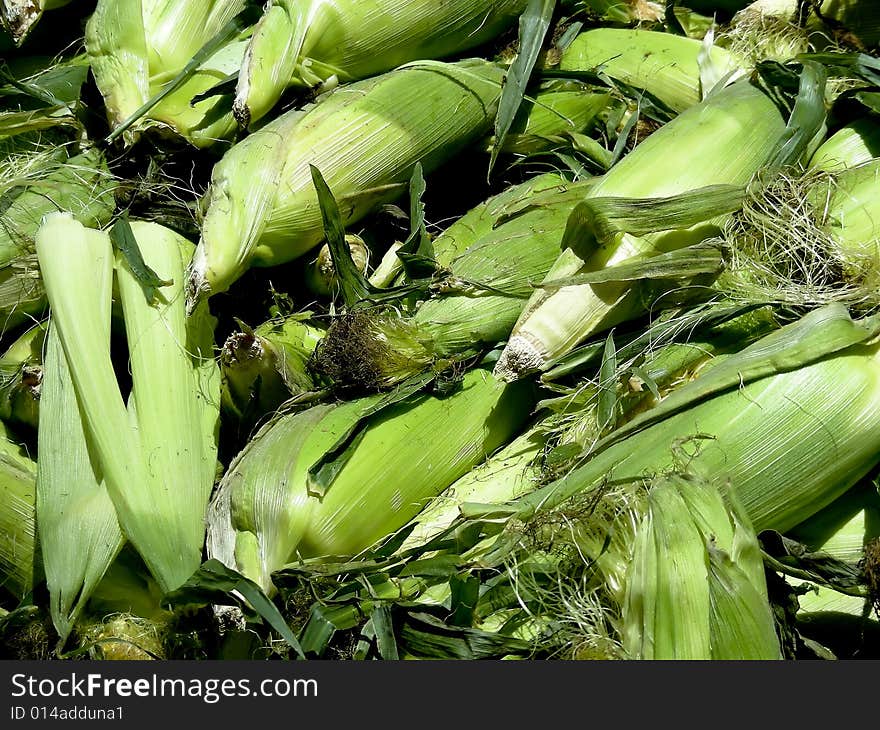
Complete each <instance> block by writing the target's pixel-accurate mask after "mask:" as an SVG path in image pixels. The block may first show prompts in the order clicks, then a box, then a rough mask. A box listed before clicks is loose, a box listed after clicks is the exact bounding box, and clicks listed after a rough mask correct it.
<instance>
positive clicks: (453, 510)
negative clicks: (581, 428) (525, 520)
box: [400, 423, 547, 551]
mask: <svg viewBox="0 0 880 730" xmlns="http://www.w3.org/2000/svg"><path fill="white" fill-rule="evenodd" d="M544 429H545V426H544V425H543V424H541V423H539V424H537V425H536V426H533V427H532V428H529V429H528V430H527V431H525V432H524V433H522V434H521V435H520V436H517V437H516V438H515V439H514V440H513V441H511V442H510V443H509V444H508V445H507V446H505V447H504V448H503V449H501V450H500V451H498V452H497V453H495V454H493V455H492V456H490V457H489V458H488V459H486V461H484V462H483V463H482V464H480V465H478V466H475V467H474V468H473V469H471V470H470V471H469V472H467V474H465V475H464V476H462V477H461V478H459V479H456V480H455V481H454V482H453V483H452V484H450V485H449V487H448V488H447V489H445V490H443V492H442V493H441V494H439V495H438V496H437V497H435V498H434V499H432V500H431V501H430V502H429V503H428V505H427V506H426V507H425V509H423V510H422V511H421V512H419V513H418V515H417V516H416V517H415V519H413V520H412V522H411V523H410V524H409V525H408V527H412V532H410V533H409V535H407V537H406V539H405V540H404V541H403V543H402V544H401V546H400V550H402V551H405V550H409V549H411V548H415V547H418V546H420V545H424V544H425V543H427V542H429V541H430V540H431V539H432V538H434V537H437V536H438V535H440V534H442V533H444V532H445V531H446V530H448V529H449V528H450V526H451V525H452V524H453V523H454V522H455V520H456V519H457V518H459V517H460V515H461V509H462V506H463V505H465V504H466V503H468V502H473V503H478V504H501V503H503V502H508V501H510V500H513V499H516V498H517V497H520V496H522V495H523V494H526V493H528V492H530V491H531V490H532V489H534V488H535V486H537V484H538V483H539V480H540V478H541V467H540V464H539V457H540V455H541V453H542V452H543V451H544V449H545V447H546V445H547V434H546V433H545V431H544Z"/></svg>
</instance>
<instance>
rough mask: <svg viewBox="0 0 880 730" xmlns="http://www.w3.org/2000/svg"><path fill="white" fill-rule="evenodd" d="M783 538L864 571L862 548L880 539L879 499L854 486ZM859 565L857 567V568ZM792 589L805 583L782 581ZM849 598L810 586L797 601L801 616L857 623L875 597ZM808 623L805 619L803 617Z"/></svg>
mask: <svg viewBox="0 0 880 730" xmlns="http://www.w3.org/2000/svg"><path fill="white" fill-rule="evenodd" d="M786 537H788V538H790V539H792V540H795V541H796V542H798V543H800V544H801V545H803V546H804V547H806V548H807V550H809V551H810V552H813V553H822V554H825V555H829V556H831V557H832V558H834V559H835V560H839V561H841V562H843V563H847V564H849V565H851V566H853V568H854V570H855V571H856V572H857V573H863V572H864V571H865V567H866V566H865V561H866V557H867V556H866V547H867V546H868V545H869V543H871V541H873V540H876V539H877V538H878V537H880V497H878V495H877V492H876V490H874V489H872V488H871V487H870V486H868V485H857V486H856V487H854V488H853V489H851V490H849V491H848V492H846V493H845V494H844V495H843V496H841V497H840V498H839V499H837V500H836V501H835V502H833V503H832V504H830V505H829V506H828V507H826V508H825V509H823V510H821V511H819V512H818V513H816V514H815V515H813V516H812V517H810V518H809V519H807V520H805V521H804V522H802V523H801V524H799V525H797V526H795V527H794V528H792V529H791V530H790V531H789V532H787V533H786ZM860 564H861V567H859V566H860ZM786 580H787V581H789V582H791V583H792V584H793V585H796V586H797V585H803V584H804V583H805V581H802V580H799V579H797V578H793V577H788V576H787V577H786ZM868 593H869V595H867V596H858V595H849V594H846V593H841V592H839V591H836V590H834V589H833V588H831V587H827V586H821V585H820V586H813V587H812V588H811V589H810V590H809V591H807V592H805V593H803V594H802V595H800V596H799V597H798V604H799V610H800V612H801V613H803V614H813V613H815V614H819V613H825V612H831V613H845V614H849V615H850V616H854V617H858V618H860V619H867V617H868V616H869V614H870V612H871V609H872V604H873V601H874V600H876V597H875V596H871V595H870V590H869V591H868ZM805 618H807V619H808V620H809V616H805Z"/></svg>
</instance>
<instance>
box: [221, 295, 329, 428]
mask: <svg viewBox="0 0 880 730" xmlns="http://www.w3.org/2000/svg"><path fill="white" fill-rule="evenodd" d="M310 315H311V313H309V312H306V313H303V314H295V315H292V316H289V317H285V318H284V319H282V320H280V321H278V320H269V321H268V322H264V323H263V324H261V325H260V326H259V327H256V328H255V329H253V330H250V329H242V330H241V331H239V332H234V333H233V334H231V335H230V336H229V337H228V338H227V339H226V342H225V343H224V345H223V348H222V350H221V351H220V371H221V374H222V386H221V405H222V408H223V410H224V413H225V414H226V415H228V416H231V417H233V418H235V419H236V420H238V421H239V422H241V423H242V424H243V425H244V427H245V428H249V427H250V426H252V425H253V424H255V423H256V422H257V421H258V420H259V419H260V418H262V417H263V416H265V415H267V414H269V413H271V412H273V411H275V410H276V409H277V408H278V407H279V406H280V405H281V404H282V403H283V402H284V401H286V400H287V399H288V398H291V397H293V396H296V395H301V394H302V393H305V392H307V391H309V390H312V389H313V388H314V382H313V380H312V376H311V374H310V373H309V370H308V362H309V358H310V357H311V355H312V353H313V352H314V350H315V347H316V346H317V345H318V343H319V342H320V341H321V338H322V337H323V336H324V332H323V330H322V329H320V328H319V327H317V326H316V325H315V324H314V323H312V322H311V321H310V319H309V318H310Z"/></svg>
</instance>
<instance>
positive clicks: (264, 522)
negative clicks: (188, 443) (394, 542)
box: [208, 367, 532, 590]
mask: <svg viewBox="0 0 880 730" xmlns="http://www.w3.org/2000/svg"><path fill="white" fill-rule="evenodd" d="M377 402H378V401H377V396H369V397H367V398H365V399H358V400H353V401H347V402H342V403H335V404H321V405H317V406H313V407H311V408H309V409H307V410H305V411H302V412H300V413H295V414H289V415H285V416H281V417H280V418H278V419H277V420H276V421H274V422H273V423H270V424H268V425H267V426H265V427H264V428H263V429H261V431H260V432H259V433H258V434H257V435H256V436H255V437H254V439H253V440H252V441H251V442H250V443H249V444H248V445H247V446H246V447H245V449H244V450H243V451H242V452H241V453H240V454H239V455H238V457H236V459H235V460H234V462H233V463H232V464H231V465H230V467H229V469H228V470H227V473H226V474H225V475H224V477H223V480H222V482H221V485H220V489H219V491H218V493H217V494H216V495H215V497H214V500H213V502H212V508H211V512H210V519H209V524H210V529H209V540H208V549H209V555H211V556H212V557H216V558H218V559H220V560H221V561H223V562H224V563H226V564H227V565H229V566H230V567H235V568H236V569H237V570H239V571H240V572H242V573H243V574H244V575H246V576H247V577H249V578H251V579H252V580H254V581H256V582H257V583H259V584H260V585H261V586H262V587H263V588H264V589H266V590H269V589H271V586H272V584H271V574H272V573H273V572H274V571H276V570H278V569H279V568H281V567H282V566H283V565H284V564H285V563H287V562H290V561H293V560H295V559H296V558H297V556H299V555H301V556H327V555H346V556H349V555H354V554H356V553H358V552H360V551H362V550H365V549H366V548H368V547H370V546H371V545H372V544H373V543H374V542H376V541H378V540H380V539H382V538H383V537H385V536H386V535H388V534H390V533H392V532H394V531H395V530H397V529H398V528H400V527H401V526H403V525H404V524H405V523H406V522H407V521H408V520H409V519H410V518H412V517H413V516H414V515H415V514H416V513H417V512H418V511H419V510H420V509H421V508H422V506H423V505H424V503H425V502H426V501H427V500H429V499H431V498H432V497H434V496H436V495H437V494H438V493H439V492H441V491H442V490H443V489H444V488H445V487H447V486H448V485H449V484H450V483H451V482H453V481H454V480H455V479H457V478H458V477H460V476H462V475H463V474H464V473H466V472H467V471H468V470H469V469H470V468H472V467H473V466H475V465H476V464H477V463H479V462H480V461H481V460H482V459H483V458H485V456H486V455H487V454H488V453H491V452H492V451H494V450H495V449H496V448H498V447H500V446H502V445H503V444H504V443H505V442H506V441H507V440H509V439H510V438H511V437H512V436H513V435H514V434H515V433H516V430H517V429H518V428H519V427H520V426H521V424H522V423H523V421H524V419H525V418H526V416H527V415H528V411H529V410H530V408H531V405H532V400H531V397H530V390H529V387H528V386H526V387H518V388H516V389H509V388H505V387H504V386H502V385H501V384H500V383H499V382H498V381H496V380H495V379H494V378H492V376H491V374H490V373H489V372H488V370H487V369H486V368H483V367H479V368H474V369H472V370H470V371H468V372H467V373H466V374H465V375H464V377H463V380H462V382H461V387H460V389H458V390H457V391H456V392H454V393H453V394H451V395H448V396H445V397H442V398H440V397H437V396H418V397H416V398H415V399H414V400H411V401H409V402H401V403H398V404H395V405H393V406H391V407H390V408H388V409H387V410H383V411H381V412H379V413H378V414H377V415H376V416H374V417H372V418H371V419H370V421H369V422H368V424H367V425H366V427H365V429H364V430H363V431H361V432H360V435H359V436H358V437H357V439H356V440H355V441H353V442H351V443H350V444H349V445H348V447H347V449H346V452H345V455H344V456H343V457H342V461H341V462H339V459H338V458H337V459H336V461H337V462H338V463H337V466H336V467H334V468H335V469H338V471H334V473H333V475H332V483H331V484H330V485H329V489H326V485H325V487H324V488H322V489H326V491H323V494H322V495H321V496H320V497H319V496H318V493H317V492H316V491H315V490H316V489H318V486H317V485H316V483H315V478H316V474H317V472H316V471H315V466H316V465H317V464H319V462H320V461H321V460H322V459H325V458H326V457H327V456H328V452H329V451H330V450H331V449H333V448H334V443H335V442H337V441H338V440H339V439H340V438H341V437H344V436H346V434H350V433H351V432H352V429H353V428H354V427H356V425H357V424H358V422H359V420H360V419H362V418H363V417H364V416H368V414H369V413H370V412H371V409H372V408H373V407H375V406H376V404H377ZM439 423H442V424H443V427H444V428H448V427H449V425H450V424H452V423H455V424H456V425H455V428H454V429H452V430H450V431H449V438H444V439H437V438H436V428H437V426H438V424H439ZM334 453H336V452H334ZM389 453H395V454H397V455H398V456H397V457H396V458H395V460H394V461H389V460H388V458H387V455H388V454H389ZM406 454H409V456H406ZM337 457H338V453H337ZM339 464H342V466H341V468H339ZM324 471H325V472H326V469H325V470H324ZM371 505H372V506H371ZM371 513H372V516H370V514H371Z"/></svg>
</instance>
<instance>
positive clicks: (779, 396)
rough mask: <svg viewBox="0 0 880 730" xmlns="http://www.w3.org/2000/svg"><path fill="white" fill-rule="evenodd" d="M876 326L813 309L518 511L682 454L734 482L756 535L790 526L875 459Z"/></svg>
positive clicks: (628, 428) (635, 474)
mask: <svg viewBox="0 0 880 730" xmlns="http://www.w3.org/2000/svg"><path fill="white" fill-rule="evenodd" d="M877 327H878V320H877V319H876V318H869V319H865V320H860V321H857V322H854V321H853V320H851V319H850V317H849V315H848V313H847V311H846V308H845V307H844V306H843V305H841V304H831V305H828V306H826V307H822V308H820V309H817V310H814V311H813V312H810V313H809V314H807V315H805V316H804V317H803V318H802V319H801V320H798V321H797V322H795V323H793V324H791V325H787V326H786V327H783V328H781V329H779V330H777V331H775V332H773V333H771V334H769V335H767V336H765V337H763V338H762V339H760V340H758V341H757V342H756V343H754V344H753V345H750V346H749V347H746V348H745V349H744V350H742V351H741V352H739V353H737V354H736V355H730V356H728V357H727V358H726V359H724V360H723V361H722V362H720V363H718V364H716V365H714V366H713V367H712V368H710V369H709V370H708V371H706V372H705V373H704V374H703V375H702V376H701V377H698V378H697V379H696V380H694V381H693V382H691V383H688V384H687V385H685V386H683V387H681V388H679V389H677V390H675V391H674V392H673V393H672V394H670V395H669V396H667V397H666V398H665V399H664V400H662V401H661V402H660V403H659V404H658V405H656V406H655V407H654V408H652V409H650V410H649V411H647V412H645V413H643V414H641V415H640V416H638V417H636V418H635V419H633V420H632V421H631V422H629V423H628V424H627V425H625V426H623V427H622V428H619V429H617V430H616V431H613V432H611V433H610V434H609V435H608V436H606V437H604V438H602V439H600V440H599V441H598V442H596V443H593V444H588V445H587V453H589V454H590V458H589V459H587V460H585V461H582V463H581V464H580V465H578V466H576V467H575V468H574V469H572V470H571V471H570V473H568V474H567V475H566V476H564V477H562V478H560V479H558V480H557V481H555V482H553V483H551V484H550V485H548V486H546V487H543V488H541V489H539V490H536V491H535V492H533V493H532V494H529V495H527V496H526V497H524V498H522V499H521V500H519V506H518V509H517V512H516V515H515V516H517V517H521V518H522V519H527V518H528V517H529V516H530V515H534V514H535V513H536V512H543V511H545V510H549V509H552V508H553V507H554V506H556V505H558V504H561V503H563V502H565V500H567V499H569V498H572V497H573V496H574V495H581V496H583V495H585V494H589V493H591V491H592V490H595V489H597V488H599V487H600V486H601V485H602V484H603V483H606V482H607V480H609V479H612V480H614V482H618V481H623V482H626V481H629V480H638V479H641V478H643V477H644V476H645V475H650V474H657V473H663V472H664V471H669V470H670V469H672V468H673V467H674V466H675V464H676V461H677V460H679V461H680V460H682V459H685V458H686V459H687V469H688V473H691V474H694V475H696V476H706V477H708V478H712V479H715V478H725V479H728V480H729V481H730V484H731V485H732V488H733V490H734V491H735V493H736V495H737V498H738V499H739V500H740V502H741V503H742V504H743V507H744V508H745V510H746V512H747V513H748V516H749V518H750V520H751V521H752V523H753V525H754V527H755V529H756V530H757V531H758V532H760V531H762V530H765V529H773V530H777V531H780V532H785V531H786V530H788V529H791V528H792V527H794V526H795V525H797V524H799V523H800V522H803V521H804V520H805V519H807V518H808V517H810V516H811V515H813V514H815V513H816V512H818V511H819V510H821V509H822V508H824V507H825V506H826V505H828V504H830V503H831V502H833V501H834V500H835V499H836V498H837V497H839V496H840V495H841V494H843V493H844V492H845V491H846V490H847V489H849V487H851V486H852V485H853V484H854V483H856V482H857V481H858V480H859V479H861V478H862V477H863V476H864V475H865V474H866V473H867V472H868V470H869V469H871V468H872V467H873V466H874V464H875V463H876V462H877V454H878V453H880V451H878V444H877V443H876V436H875V434H877V433H878V429H877V424H876V418H877V413H878V410H877V398H878V397H880V380H878V377H880V372H878V355H877V352H878V349H877V346H876V344H874V342H875V339H874V338H875V337H876V334H877ZM817 424H819V427H817ZM832 434H833V437H832Z"/></svg>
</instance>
